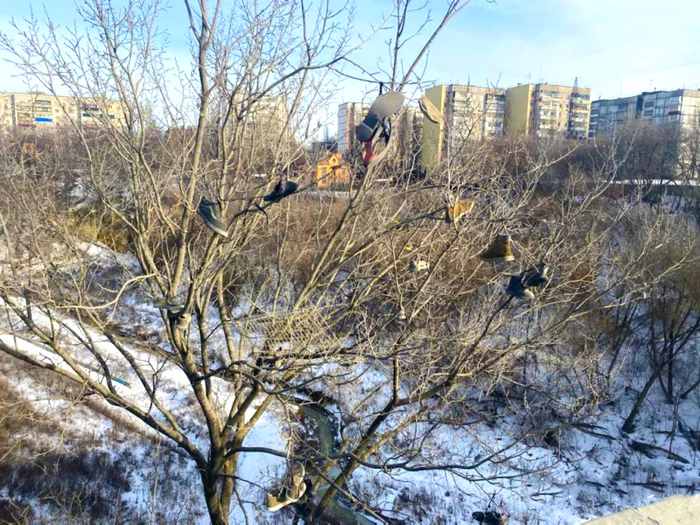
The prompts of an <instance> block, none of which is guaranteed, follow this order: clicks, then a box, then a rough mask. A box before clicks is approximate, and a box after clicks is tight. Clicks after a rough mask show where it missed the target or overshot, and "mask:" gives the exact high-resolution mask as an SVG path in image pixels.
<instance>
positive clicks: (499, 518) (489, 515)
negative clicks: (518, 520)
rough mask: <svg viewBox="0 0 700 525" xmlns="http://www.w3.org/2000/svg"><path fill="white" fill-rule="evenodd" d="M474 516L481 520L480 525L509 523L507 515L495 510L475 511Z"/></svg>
mask: <svg viewBox="0 0 700 525" xmlns="http://www.w3.org/2000/svg"><path fill="white" fill-rule="evenodd" d="M472 518H474V519H475V520H476V521H477V522H479V524H480V525H506V524H507V523H508V521H507V519H506V517H505V516H503V515H502V514H500V513H499V512H493V511H486V512H473V513H472Z"/></svg>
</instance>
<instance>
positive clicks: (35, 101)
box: [0, 92, 124, 133]
mask: <svg viewBox="0 0 700 525" xmlns="http://www.w3.org/2000/svg"><path fill="white" fill-rule="evenodd" d="M106 121H109V122H111V123H113V124H115V125H123V122H124V112H123V110H122V105H121V103H119V102H116V101H114V100H108V99H96V98H91V99H83V100H80V99H76V98H73V97H57V96H54V95H48V94H46V93H38V92H37V93H0V132H9V131H30V132H33V133H42V132H48V131H51V130H53V129H56V128H60V127H63V126H68V125H70V124H71V122H75V123H77V124H78V125H79V126H80V127H82V128H91V127H96V126H98V125H100V124H102V123H104V122H106Z"/></svg>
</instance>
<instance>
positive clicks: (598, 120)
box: [588, 97, 641, 138]
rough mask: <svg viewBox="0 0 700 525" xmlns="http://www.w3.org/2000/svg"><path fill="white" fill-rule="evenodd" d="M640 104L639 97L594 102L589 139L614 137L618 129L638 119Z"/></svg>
mask: <svg viewBox="0 0 700 525" xmlns="http://www.w3.org/2000/svg"><path fill="white" fill-rule="evenodd" d="M640 103H641V99H640V98H639V97H624V98H614V99H610V100H594V101H593V102H592V103H591V121H590V125H589V127H588V138H593V137H596V136H606V137H608V136H611V135H613V134H614V132H615V130H616V129H618V128H620V127H621V126H624V125H626V124H627V123H629V122H631V121H633V120H635V119H636V118H637V114H639V112H640V109H641V108H640V107H639V104H640Z"/></svg>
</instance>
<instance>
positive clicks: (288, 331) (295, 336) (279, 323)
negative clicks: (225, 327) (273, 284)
mask: <svg viewBox="0 0 700 525" xmlns="http://www.w3.org/2000/svg"><path fill="white" fill-rule="evenodd" d="M329 313H330V310H329V309H328V308H308V309H303V310H295V311H293V312H275V313H264V314H256V315H251V316H248V317H244V318H240V319H236V320H234V321H233V325H234V328H235V329H236V330H237V331H238V333H239V334H240V335H241V341H242V342H243V341H244V342H246V343H247V344H248V345H250V346H251V347H253V348H259V349H262V348H265V349H266V350H289V351H290V352H299V351H301V350H305V349H310V350H313V351H328V350H330V349H331V348H337V347H338V346H339V344H340V342H339V340H338V338H337V337H336V335H335V334H334V333H333V331H332V330H331V329H330V327H329V326H328V323H327V320H326V318H327V316H328V314H329Z"/></svg>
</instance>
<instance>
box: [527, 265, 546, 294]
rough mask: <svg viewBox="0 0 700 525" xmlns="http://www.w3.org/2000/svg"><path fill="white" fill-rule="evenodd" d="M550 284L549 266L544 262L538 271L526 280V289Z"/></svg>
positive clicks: (538, 267)
mask: <svg viewBox="0 0 700 525" xmlns="http://www.w3.org/2000/svg"><path fill="white" fill-rule="evenodd" d="M548 282H549V266H547V265H546V264H545V263H544V262H541V263H539V264H538V265H537V271H536V272H534V273H532V274H531V275H530V276H529V277H528V278H527V279H526V280H525V287H526V288H530V287H533V286H544V285H546V284H547V283H548Z"/></svg>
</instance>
